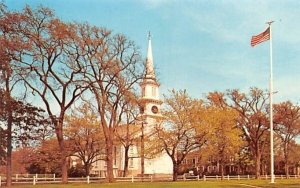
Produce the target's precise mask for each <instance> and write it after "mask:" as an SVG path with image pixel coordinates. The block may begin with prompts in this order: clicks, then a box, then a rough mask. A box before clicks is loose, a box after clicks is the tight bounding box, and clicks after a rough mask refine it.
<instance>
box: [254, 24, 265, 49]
mask: <svg viewBox="0 0 300 188" xmlns="http://www.w3.org/2000/svg"><path fill="white" fill-rule="evenodd" d="M267 40H270V27H268V28H267V29H266V30H265V31H264V32H262V33H260V34H258V35H255V36H252V38H251V46H252V47H254V46H255V45H257V44H259V43H262V42H265V41H267Z"/></svg>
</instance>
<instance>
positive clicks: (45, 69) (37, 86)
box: [6, 7, 84, 183]
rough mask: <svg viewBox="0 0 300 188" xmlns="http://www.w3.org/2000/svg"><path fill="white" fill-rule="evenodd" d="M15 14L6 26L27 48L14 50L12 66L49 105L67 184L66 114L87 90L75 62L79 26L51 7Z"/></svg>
mask: <svg viewBox="0 0 300 188" xmlns="http://www.w3.org/2000/svg"><path fill="white" fill-rule="evenodd" d="M14 14H15V15H18V16H19V17H20V18H22V19H21V20H19V21H15V22H11V23H8V24H7V25H6V27H9V28H13V31H12V32H10V35H11V36H12V37H11V39H12V40H13V41H14V40H15V38H17V39H18V40H17V41H18V43H20V44H23V47H22V48H18V49H14V54H15V55H14V56H13V62H12V63H13V64H12V67H13V69H14V70H16V71H18V76H19V78H20V79H21V80H22V81H23V82H24V83H25V86H26V89H28V90H31V92H32V95H33V96H38V97H39V98H40V100H41V101H42V102H43V104H44V105H45V108H46V111H47V113H48V114H49V117H50V119H51V121H52V123H53V125H54V127H55V132H56V136H57V140H58V143H59V148H60V154H61V160H62V161H61V167H62V181H63V182H64V183H67V181H68V174H67V170H68V163H67V160H66V159H67V153H66V152H65V149H64V148H65V144H64V137H63V124H64V123H63V122H64V116H65V113H66V111H67V110H68V108H70V106H71V105H72V104H73V103H74V101H75V100H76V99H77V98H78V97H79V96H80V95H81V93H82V92H83V91H84V88H83V87H82V84H80V83H79V81H78V80H79V76H80V74H79V72H80V66H78V64H76V62H74V61H71V60H72V59H73V56H72V55H73V53H72V51H73V50H74V48H75V47H74V41H75V40H76V29H75V27H74V25H72V24H66V23H64V22H62V21H60V20H59V19H57V18H55V17H54V15H53V13H52V11H51V10H49V9H47V8H43V7H39V8H37V9H36V10H32V9H31V8H30V7H25V9H24V10H23V12H20V13H17V12H16V13H14ZM8 16H9V14H8ZM71 57H72V58H71ZM26 93H27V94H28V92H26ZM57 111H59V112H58V114H57Z"/></svg>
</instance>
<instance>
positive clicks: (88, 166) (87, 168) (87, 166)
mask: <svg viewBox="0 0 300 188" xmlns="http://www.w3.org/2000/svg"><path fill="white" fill-rule="evenodd" d="M84 168H85V176H89V175H90V164H89V163H88V162H87V163H85V164H84Z"/></svg>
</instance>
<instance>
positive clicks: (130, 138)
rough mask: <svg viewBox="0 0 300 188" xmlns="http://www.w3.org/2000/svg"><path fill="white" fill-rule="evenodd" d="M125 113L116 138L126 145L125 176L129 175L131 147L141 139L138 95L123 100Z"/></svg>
mask: <svg viewBox="0 0 300 188" xmlns="http://www.w3.org/2000/svg"><path fill="white" fill-rule="evenodd" d="M123 102H125V103H124V113H123V118H122V119H123V120H122V122H123V123H124V124H123V125H120V126H119V127H118V128H117V129H116V134H115V135H116V139H117V141H118V142H120V143H121V145H122V146H123V147H124V167H123V168H124V169H123V176H124V177H126V176H127V175H128V164H129V157H130V156H129V149H130V147H133V146H134V144H135V143H136V142H137V140H138V139H139V134H140V127H139V126H137V125H136V122H137V119H138V118H137V117H138V115H139V108H138V107H139V105H138V103H137V96H135V95H132V97H131V100H126V101H123Z"/></svg>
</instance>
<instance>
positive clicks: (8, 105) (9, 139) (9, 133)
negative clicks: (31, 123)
mask: <svg viewBox="0 0 300 188" xmlns="http://www.w3.org/2000/svg"><path fill="white" fill-rule="evenodd" d="M6 76H7V77H6V79H5V95H6V96H5V97H6V110H7V132H6V134H7V135H6V136H7V145H6V147H7V153H6V186H7V187H10V186H11V185H12V159H11V154H12V123H13V117H12V106H11V105H12V103H11V96H10V84H9V78H10V76H9V74H8V75H6Z"/></svg>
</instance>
